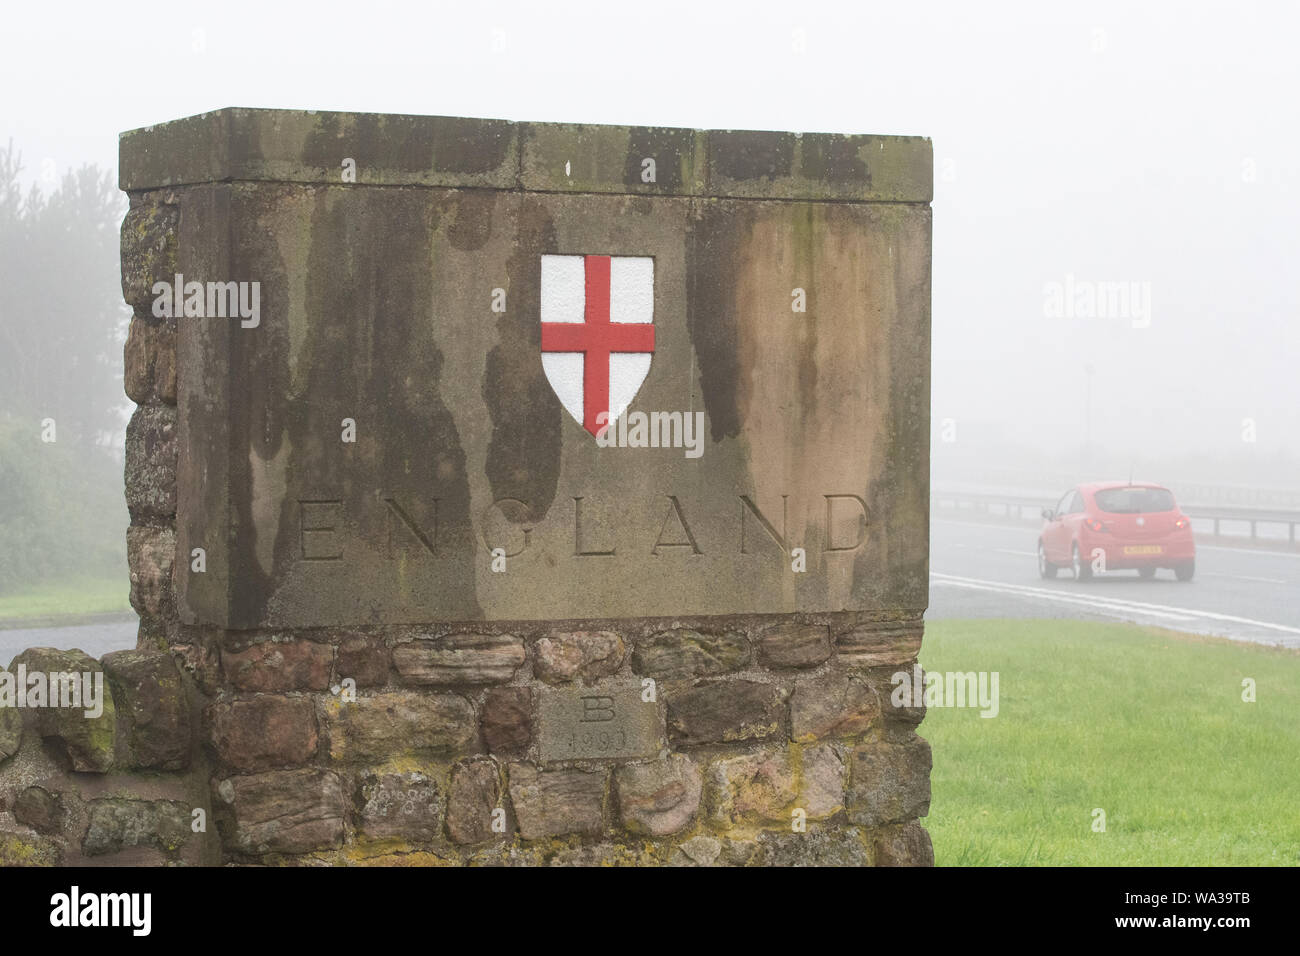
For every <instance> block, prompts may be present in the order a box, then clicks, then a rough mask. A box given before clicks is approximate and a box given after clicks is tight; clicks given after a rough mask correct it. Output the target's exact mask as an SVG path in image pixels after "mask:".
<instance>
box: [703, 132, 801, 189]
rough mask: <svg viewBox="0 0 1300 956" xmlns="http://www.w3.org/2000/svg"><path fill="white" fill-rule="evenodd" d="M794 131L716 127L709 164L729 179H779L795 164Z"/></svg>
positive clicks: (710, 143)
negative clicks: (769, 131) (718, 128)
mask: <svg viewBox="0 0 1300 956" xmlns="http://www.w3.org/2000/svg"><path fill="white" fill-rule="evenodd" d="M794 144H795V135H794V133H766V132H757V131H751V130H713V131H711V132H710V133H709V168H710V172H711V173H712V174H714V175H718V176H722V177H723V178H725V179H769V180H770V179H779V178H781V177H783V176H789V175H790V174H791V173H792V171H793V167H794Z"/></svg>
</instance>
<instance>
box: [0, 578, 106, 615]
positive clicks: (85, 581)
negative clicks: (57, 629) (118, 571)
mask: <svg viewBox="0 0 1300 956" xmlns="http://www.w3.org/2000/svg"><path fill="white" fill-rule="evenodd" d="M130 590H131V585H130V583H129V582H128V581H127V580H126V578H125V576H123V575H115V576H113V577H111V578H81V579H76V580H68V581H59V582H56V583H53V584H47V585H42V586H40V587H34V588H28V589H26V590H23V591H20V592H19V593H17V594H6V595H0V626H4V625H5V624H14V623H17V622H20V621H45V620H51V621H54V620H58V619H60V618H68V619H69V620H72V619H75V618H78V617H82V616H85V615H88V614H106V613H110V612H113V611H126V612H129V611H130V610H131V602H130V600H129V599H128V595H129V594H130Z"/></svg>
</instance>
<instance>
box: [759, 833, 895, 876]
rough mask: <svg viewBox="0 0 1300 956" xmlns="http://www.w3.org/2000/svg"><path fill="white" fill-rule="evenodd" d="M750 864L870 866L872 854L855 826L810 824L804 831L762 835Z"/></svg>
mask: <svg viewBox="0 0 1300 956" xmlns="http://www.w3.org/2000/svg"><path fill="white" fill-rule="evenodd" d="M756 844H757V845H756V846H755V847H754V852H753V855H752V856H750V857H749V858H748V860H747V861H746V865H748V866H780V867H788V866H835V867H858V866H871V863H872V854H871V849H870V847H869V844H868V843H867V840H866V838H865V836H864V835H863V834H862V833H861V832H860V831H859V830H858V829H857V828H856V827H845V828H839V827H809V828H808V830H807V832H805V833H791V832H780V831H775V832H771V833H763V834H760V835H759V837H758V839H757V841H756Z"/></svg>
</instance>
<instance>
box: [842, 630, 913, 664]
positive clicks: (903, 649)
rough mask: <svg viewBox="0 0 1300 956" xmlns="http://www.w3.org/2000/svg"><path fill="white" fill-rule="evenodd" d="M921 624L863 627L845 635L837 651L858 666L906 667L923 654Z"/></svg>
mask: <svg viewBox="0 0 1300 956" xmlns="http://www.w3.org/2000/svg"><path fill="white" fill-rule="evenodd" d="M921 634H922V629H921V625H920V624H917V625H916V626H915V627H908V628H899V627H897V626H887V625H880V624H862V625H859V626H858V627H855V628H854V629H853V630H851V631H849V632H847V633H845V634H841V635H840V636H839V638H837V639H836V641H835V651H836V653H837V654H838V655H839V658H840V660H841V661H844V662H845V663H848V664H853V665H855V666H857V667H902V666H903V665H905V664H910V663H911V662H912V661H914V660H916V655H917V654H919V653H920V652H921Z"/></svg>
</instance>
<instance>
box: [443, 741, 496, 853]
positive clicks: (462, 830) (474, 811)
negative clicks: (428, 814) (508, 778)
mask: <svg viewBox="0 0 1300 956" xmlns="http://www.w3.org/2000/svg"><path fill="white" fill-rule="evenodd" d="M501 794H502V788H501V769H500V767H498V766H497V762H496V761H495V760H493V759H492V758H491V757H475V758H473V759H471V760H462V761H461V762H460V763H458V764H456V766H454V767H452V769H451V791H450V793H449V794H448V797H447V835H448V836H449V837H451V839H452V841H453V842H454V843H462V844H467V843H483V842H486V841H487V840H491V839H494V838H496V837H499V836H503V834H504V831H501V832H499V833H498V832H494V831H493V829H492V823H493V817H494V814H496V811H497V810H499V809H500V810H502V811H503V812H504V808H503V807H502V800H501ZM503 819H504V818H503Z"/></svg>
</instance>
